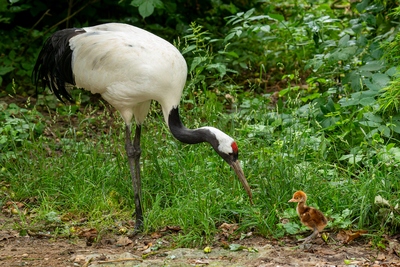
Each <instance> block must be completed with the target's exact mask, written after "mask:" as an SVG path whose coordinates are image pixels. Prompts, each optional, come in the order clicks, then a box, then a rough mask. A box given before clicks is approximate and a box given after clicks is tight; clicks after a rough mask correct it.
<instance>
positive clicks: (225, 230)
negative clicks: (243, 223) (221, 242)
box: [218, 223, 239, 239]
mask: <svg viewBox="0 0 400 267" xmlns="http://www.w3.org/2000/svg"><path fill="white" fill-rule="evenodd" d="M238 228H239V226H238V225H237V224H228V223H223V224H222V225H221V226H220V227H218V229H220V230H222V234H223V235H224V236H225V237H226V238H232V237H233V238H235V239H237V238H239V233H236V235H235V236H232V234H233V233H234V232H235V231H236V230H237V229H238Z"/></svg>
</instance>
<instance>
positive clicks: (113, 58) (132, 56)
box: [33, 23, 252, 229]
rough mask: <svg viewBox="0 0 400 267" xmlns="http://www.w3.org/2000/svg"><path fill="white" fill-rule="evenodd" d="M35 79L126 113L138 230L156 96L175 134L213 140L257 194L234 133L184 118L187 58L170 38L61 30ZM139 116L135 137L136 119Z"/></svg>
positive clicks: (125, 28) (107, 28) (121, 28)
mask: <svg viewBox="0 0 400 267" xmlns="http://www.w3.org/2000/svg"><path fill="white" fill-rule="evenodd" d="M33 77H34V80H35V83H36V84H37V83H38V81H39V80H40V79H41V80H42V81H43V87H46V86H48V87H50V89H51V90H52V91H53V92H54V94H55V95H56V96H57V97H58V98H59V99H60V100H61V101H63V100H62V99H63V97H64V98H66V99H68V100H72V98H71V96H70V94H69V92H68V90H67V89H68V85H75V86H77V87H79V88H84V89H86V90H89V91H91V92H92V93H99V94H101V96H102V97H103V98H104V99H105V100H106V101H107V102H108V103H110V104H111V105H112V106H114V107H115V108H116V109H117V110H118V111H119V112H120V114H121V116H122V118H123V119H124V121H125V124H126V127H125V129H126V139H125V149H126V151H127V156H128V161H129V168H130V172H131V176H132V184H133V189H134V195H135V212H136V224H135V228H136V229H139V228H141V226H142V224H143V214H142V206H141V178H140V164H139V159H140V154H141V149H140V135H141V124H142V123H143V122H144V119H145V117H146V115H147V114H148V112H149V107H150V103H151V100H156V101H158V102H159V103H160V104H161V106H162V110H163V113H164V119H165V121H166V123H167V125H168V126H169V129H170V130H171V133H172V134H173V136H174V137H175V138H176V139H178V140H179V141H181V142H184V143H188V144H197V143H201V142H208V143H210V144H211V146H212V147H213V148H214V150H215V151H216V152H217V154H218V155H220V156H221V157H222V158H223V159H224V160H225V161H226V162H227V163H228V164H229V165H230V166H231V167H232V168H233V170H234V171H235V173H236V174H237V175H238V177H239V180H240V182H241V183H242V185H243V187H244V188H245V190H246V192H247V194H248V195H249V198H250V202H251V203H252V194H251V190H250V187H249V185H248V183H247V180H246V178H245V176H244V173H243V170H242V168H241V166H240V163H239V160H238V147H237V145H236V143H235V141H234V140H233V138H231V137H230V136H228V135H227V134H225V133H224V132H222V131H220V130H218V129H216V128H213V127H202V128H199V129H194V130H190V129H188V128H186V127H185V126H184V125H183V124H182V122H181V119H180V117H179V109H178V105H179V102H180V99H181V95H182V91H183V88H184V86H185V82H186V77H187V66H186V61H185V59H184V58H183V57H182V55H181V54H180V52H179V51H178V50H177V49H176V48H175V47H174V46H173V45H172V44H170V43H169V42H167V41H165V40H164V39H162V38H160V37H158V36H156V35H154V34H152V33H150V32H147V31H145V30H142V29H139V28H137V27H134V26H130V25H126V24H120V23H108V24H103V25H98V26H94V27H85V28H81V29H78V28H73V29H65V30H61V31H58V32H55V33H54V34H53V35H51V36H50V37H49V38H48V39H47V41H46V43H45V44H44V46H43V48H42V50H41V52H40V54H39V57H38V60H37V62H36V65H35V67H34V71H33ZM132 117H135V120H136V129H135V138H134V141H133V143H132V141H131V135H132V131H131V121H132Z"/></svg>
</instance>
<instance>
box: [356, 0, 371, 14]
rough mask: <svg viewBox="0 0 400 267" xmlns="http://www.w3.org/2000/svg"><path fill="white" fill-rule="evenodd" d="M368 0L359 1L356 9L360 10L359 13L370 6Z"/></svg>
mask: <svg viewBox="0 0 400 267" xmlns="http://www.w3.org/2000/svg"><path fill="white" fill-rule="evenodd" d="M368 2H369V1H368V0H363V1H361V3H358V4H357V5H356V9H357V11H358V13H361V12H362V11H364V9H365V8H366V7H367V6H368Z"/></svg>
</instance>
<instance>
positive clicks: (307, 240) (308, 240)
mask: <svg viewBox="0 0 400 267" xmlns="http://www.w3.org/2000/svg"><path fill="white" fill-rule="evenodd" d="M316 234H318V229H317V228H316V227H314V233H312V234H311V235H310V236H309V237H307V238H304V239H303V240H304V242H303V244H305V243H308V242H310V241H311V240H312V239H313V238H314V237H315V235H316ZM303 240H301V241H303Z"/></svg>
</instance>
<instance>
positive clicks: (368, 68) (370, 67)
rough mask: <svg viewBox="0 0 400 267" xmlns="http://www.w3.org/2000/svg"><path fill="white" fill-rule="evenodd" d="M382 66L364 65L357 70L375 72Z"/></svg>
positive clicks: (376, 64)
mask: <svg viewBox="0 0 400 267" xmlns="http://www.w3.org/2000/svg"><path fill="white" fill-rule="evenodd" d="M383 67H384V66H382V64H379V63H370V64H366V65H364V66H361V67H360V68H359V69H358V70H359V71H377V70H380V69H382V68H383Z"/></svg>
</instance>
